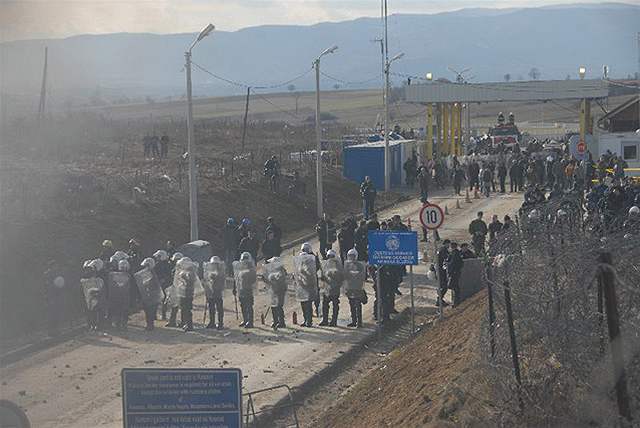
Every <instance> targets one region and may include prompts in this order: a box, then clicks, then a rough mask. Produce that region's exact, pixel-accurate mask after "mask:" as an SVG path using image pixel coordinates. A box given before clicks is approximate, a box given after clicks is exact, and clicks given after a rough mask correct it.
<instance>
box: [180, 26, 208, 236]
mask: <svg viewBox="0 0 640 428" xmlns="http://www.w3.org/2000/svg"><path fill="white" fill-rule="evenodd" d="M214 28H215V27H214V26H213V24H209V25H207V26H206V27H205V28H204V29H203V30H202V31H201V32H200V34H198V37H197V38H196V40H195V41H194V42H193V43H192V44H191V46H190V47H189V49H188V50H187V51H186V52H185V53H184V58H185V65H184V68H185V71H186V73H185V74H186V75H187V153H188V154H189V219H190V224H191V227H190V238H191V241H196V240H197V239H198V182H197V180H198V176H197V170H196V168H197V165H196V153H195V141H194V136H193V100H192V97H191V51H192V50H193V47H194V46H195V45H196V43H198V42H199V41H200V40H202V39H204V38H205V37H207V36H208V35H209V33H211V32H212V31H213V30H214Z"/></svg>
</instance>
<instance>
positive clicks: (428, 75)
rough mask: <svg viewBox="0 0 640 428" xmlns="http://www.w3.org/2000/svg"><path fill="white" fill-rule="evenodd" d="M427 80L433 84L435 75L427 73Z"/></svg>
mask: <svg viewBox="0 0 640 428" xmlns="http://www.w3.org/2000/svg"><path fill="white" fill-rule="evenodd" d="M426 78H427V80H428V81H429V82H431V81H432V80H433V73H431V72H428V73H427V75H426Z"/></svg>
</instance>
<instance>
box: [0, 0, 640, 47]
mask: <svg viewBox="0 0 640 428" xmlns="http://www.w3.org/2000/svg"><path fill="white" fill-rule="evenodd" d="M635 1H639V0H634V1H631V2H630V3H633V2H635ZM576 2H578V1H576V0H388V8H389V13H437V12H443V11H450V10H456V9H462V8H467V7H493V8H495V7H500V8H505V7H535V6H541V5H549V4H568V3H576ZM579 2H580V3H600V2H598V1H594V0H579ZM379 15H380V0H0V40H2V41H7V40H18V39H34V38H57V37H66V36H70V35H74V34H85V33H94V34H97V33H115V32H151V33H185V32H197V31H199V30H200V29H201V28H202V27H204V25H206V24H207V23H208V22H212V23H213V24H215V25H216V27H217V28H218V29H220V30H237V29H239V28H243V27H249V26H255V25H263V24H313V23H316V22H322V21H341V20H346V19H352V18H357V17H361V16H379Z"/></svg>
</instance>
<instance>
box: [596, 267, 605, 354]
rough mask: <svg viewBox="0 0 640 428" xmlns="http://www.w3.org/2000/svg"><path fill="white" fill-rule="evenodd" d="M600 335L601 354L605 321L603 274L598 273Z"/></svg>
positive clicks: (602, 352) (602, 351)
mask: <svg viewBox="0 0 640 428" xmlns="http://www.w3.org/2000/svg"><path fill="white" fill-rule="evenodd" d="M597 276H598V335H599V336H600V355H604V333H603V331H602V324H603V323H604V300H603V299H604V295H603V294H602V287H603V285H602V275H600V274H599V273H598V275H597Z"/></svg>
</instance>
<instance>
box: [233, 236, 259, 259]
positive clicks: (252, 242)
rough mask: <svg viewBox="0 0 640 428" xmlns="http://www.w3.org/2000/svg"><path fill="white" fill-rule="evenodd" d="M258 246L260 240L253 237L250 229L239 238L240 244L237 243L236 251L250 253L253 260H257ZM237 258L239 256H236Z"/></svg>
mask: <svg viewBox="0 0 640 428" xmlns="http://www.w3.org/2000/svg"><path fill="white" fill-rule="evenodd" d="M259 247H260V242H258V239H257V238H256V237H255V235H254V233H253V231H252V230H249V231H247V236H245V237H244V238H242V239H241V240H240V245H238V253H239V254H242V253H244V252H247V253H249V254H251V257H252V258H253V260H258V248H259ZM238 258H240V257H239V256H238Z"/></svg>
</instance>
